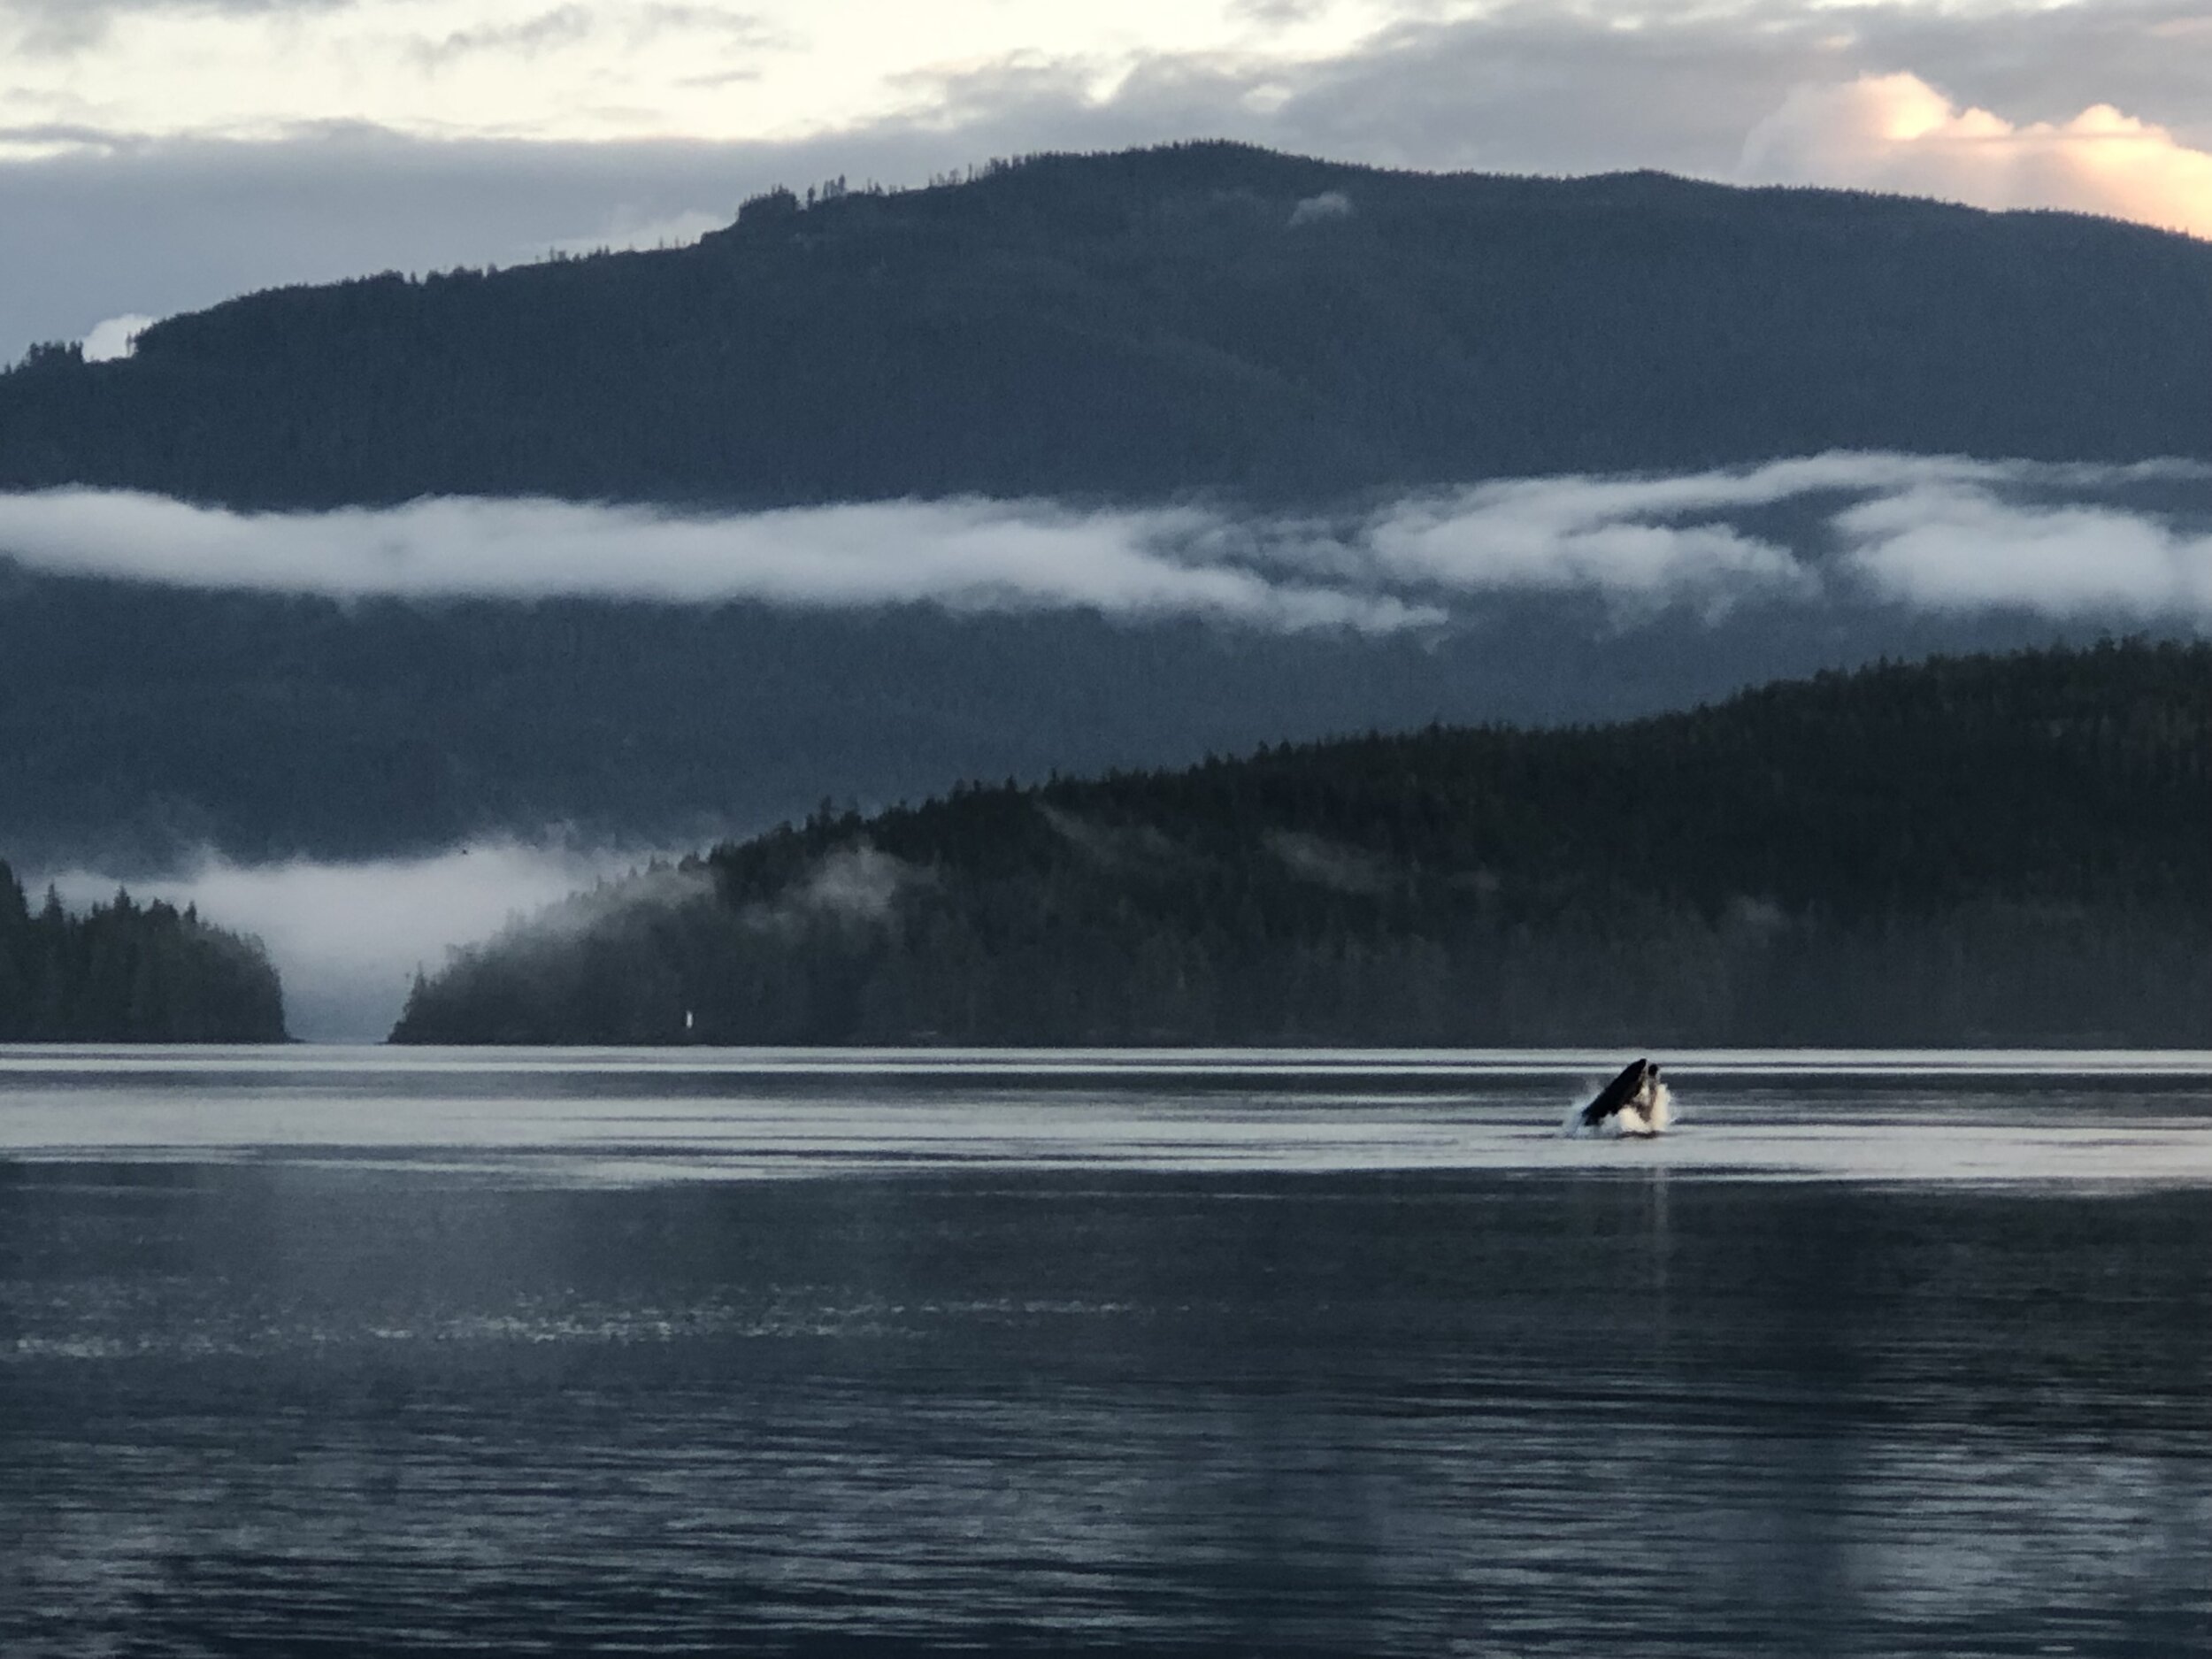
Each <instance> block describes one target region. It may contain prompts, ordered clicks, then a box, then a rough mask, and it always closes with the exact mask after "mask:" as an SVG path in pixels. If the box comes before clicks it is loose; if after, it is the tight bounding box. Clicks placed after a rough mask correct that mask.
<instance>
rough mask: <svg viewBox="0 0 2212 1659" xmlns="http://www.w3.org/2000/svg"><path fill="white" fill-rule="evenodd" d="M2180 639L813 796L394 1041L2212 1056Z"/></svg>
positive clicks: (2209, 734)
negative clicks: (1052, 774)
mask: <svg viewBox="0 0 2212 1659" xmlns="http://www.w3.org/2000/svg"><path fill="white" fill-rule="evenodd" d="M2208 825H2212V646H2207V645H2204V644H2194V645H2180V644H2171V643H2163V644H2153V643H2147V642H2140V641H2128V642H2108V643H2105V644H2102V645H2100V646H2098V647H2095V648H2093V649H2080V650H2074V649H2049V650H2037V651H2027V652H2016V653H2010V654H2005V655H1981V656H1967V657H1945V658H1937V659H1933V660H1931V661H1927V662H1924V663H1921V664H1910V665H1906V664H1887V663H1885V664H1878V665H1875V666H1873V667H1870V668H1866V669H1863V670H1860V671H1857V672H1847V673H1846V672H1829V673H1824V674H1821V675H1818V676H1816V677H1815V678H1813V679H1810V680H1799V681H1792V682H1783V683H1777V684H1773V685H1770V686H1767V687H1762V688H1759V689H1755V690H1753V691H1749V692H1747V693H1744V694H1741V695H1737V696H1734V697H1732V698H1731V699H1729V700H1727V701H1725V702H1723V703H1717V704H1714V705H1710V706H1704V707H1700V708H1698V709H1695V710H1691V711H1688V712H1682V713H1674V714H1668V715H1663V716H1658V717H1654V718H1642V719H1636V720H1631V721H1624V722H1620V723H1616V724H1609V725H1597V726H1578V727H1566V728H1555V729H1549V730H1538V729H1524V728H1516V727H1509V726H1485V727H1457V728H1453V727H1443V726H1435V727H1431V728H1429V729H1426V730H1424V731H1418V732H1415V733H1409V734H1404V735H1379V734H1378V735H1370V736H1365V737H1358V738H1349V739H1344V740H1340V741H1326V742H1317V743H1305V744H1295V745H1287V746H1283V747H1279V748H1273V749H1262V750H1261V751H1259V752H1258V753H1256V754H1253V755H1250V756H1248V757H1243V758H1239V759H1214V760H1210V761H1208V762H1206V763H1205V764H1200V765H1197V766H1194V767H1191V768H1188V769H1185V770H1179V771H1167V772H1119V773H1111V774H1108V775H1105V776H1102V777H1098V778H1095V779H1091V780H1052V781H1050V782H1048V783H1045V784H1043V785H1041V786H1036V787H1018V786H1017V785H1014V784H1012V783H1006V784H972V785H964V786H962V787H958V788H956V789H954V790H953V791H952V792H951V793H950V794H949V795H946V796H944V797H943V798H941V799H936V800H933V801H930V802H928V803H925V804H922V805H919V806H912V807H908V806H902V807H899V808H897V809H895V810H888V811H885V812H881V813H878V814H876V815H873V816H872V817H863V816H862V815H860V814H859V813H857V812H851V811H845V812H840V811H837V810H833V809H832V808H830V807H828V806H825V807H824V808H823V809H822V810H819V811H818V812H817V813H816V814H815V815H814V816H812V817H811V818H808V819H807V820H806V821H805V822H803V823H798V824H791V825H787V826H784V827H782V828H780V829H778V830H777V831H775V832H773V833H769V834H766V835H764V836H761V837H758V838H757V839H754V840H751V841H746V842H743V843H741V844H735V845H726V846H722V847H719V848H717V849H714V850H713V851H711V852H710V853H708V854H705V855H703V856H699V857H695V858H691V859H687V860H686V861H684V862H683V863H682V864H679V865H674V866H669V867H661V868H655V869H652V870H649V871H646V872H641V873H640V874H639V875H638V876H637V877H635V878H634V879H632V880H630V881H629V882H627V883H624V884H618V885H614V886H611V887H603V888H602V889H600V890H599V891H596V892H594V893H591V894H586V895H578V896H577V897H576V898H575V899H573V900H572V901H571V902H568V903H567V904H566V905H565V906H562V907H559V908H558V909H557V910H555V911H554V912H552V913H549V914H548V915H545V916H541V917H540V918H535V919H534V920H532V921H529V922H526V923H523V924H520V925H518V926H516V927H514V928H512V929H511V930H510V931H509V932H508V933H505V934H504V935H503V936H502V937H500V938H498V939H496V940H495V941H490V942H489V943H488V944H487V945H485V946H483V947H481V948H479V949H472V950H468V951H465V952H462V953H458V954H457V956H455V957H454V959H453V960H451V961H450V962H449V964H447V965H446V967H445V968H444V970H443V971H442V972H440V973H438V974H437V975H435V976H434V977H431V978H427V979H420V980H419V981H418V983H417V985H416V987H415V989H414V992H413V995H411V998H410V1001H409V1003H408V1006H407V1008H406V1010H405V1013H404V1015H403V1018H402V1019H401V1021H400V1024H399V1025H398V1027H397V1028H396V1031H395V1033H394V1038H395V1040H396V1041H415V1042H584V1043H631V1042H639V1043H673V1042H681V1041H702V1042H718V1043H862V1042H883V1043H945V1044H957V1043H1013V1044H1026V1043H1040V1044H1064V1043H1129V1042H1133V1043H1159V1044H1206V1043H1257V1044H1273V1043H1354V1044H1364V1043H1387V1044H1453V1045H1458V1044H1466V1045H1485V1044H1521V1043H1558V1044H1571V1045H1594V1044H1601V1043H1602V1044H1632V1045H1635V1046H1638V1047H1654V1048H1655V1047H1661V1046H1665V1045H1678V1044H1693V1043H1694V1044H1747V1045H1750V1044H1828V1043H1834V1044H1898V1045H1928V1046H1945V1045H1954V1044H1969V1045H1978V1044H2019V1045H2032V1046H2067V1045H2073V1044H2143V1045H2207V1044H2212V833H2208V828H2207V826H2208Z"/></svg>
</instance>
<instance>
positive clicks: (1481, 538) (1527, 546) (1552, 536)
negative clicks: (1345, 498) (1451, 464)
mask: <svg viewBox="0 0 2212 1659" xmlns="http://www.w3.org/2000/svg"><path fill="white" fill-rule="evenodd" d="M1792 477H1793V475H1791V474H1775V473H1772V472H1771V471H1770V469H1762V470H1761V472H1757V473H1747V474H1738V473H1703V474H1698V475H1695V476H1694V477H1692V478H1688V479H1678V480H1599V479H1537V480H1514V481H1509V482H1506V483H1501V484H1485V485H1479V486H1477V487H1475V488H1471V489H1465V490H1460V491H1456V492H1453V493H1451V494H1448V495H1436V496H1432V497H1428V498H1425V499H1422V500H1418V501H1415V502H1411V503H1405V504H1403V505H1402V506H1399V507H1397V508H1394V509H1393V510H1391V511H1388V512H1386V513H1385V514H1384V515H1383V516H1382V517H1381V518H1379V520H1378V521H1377V522H1376V523H1375V524H1374V526H1372V528H1371V532H1370V534H1369V545H1370V546H1371V547H1372V549H1374V553H1375V556H1376V558H1377V560H1378V561H1379V564H1380V565H1381V566H1382V568H1383V569H1384V570H1386V571H1387V572H1390V573H1392V574H1393V575H1394V576H1395V577H1397V578H1399V579H1400V580H1404V581H1408V582H1414V583H1426V584H1433V585H1434V586H1436V587H1439V588H1456V589H1460V590H1463V591H1466V592H1471V593H1482V592H1506V591H1516V590H1518V591H1530V590H1535V591H1571V590H1576V589H1583V590H1592V591H1595V592H1598V593H1601V594H1603V595H1607V596H1608V597H1609V598H1610V599H1612V600H1614V601H1615V602H1617V603H1628V604H1635V605H1640V606H1649V605H1652V604H1663V603H1678V602H1681V601H1685V600H1687V601H1690V602H1692V603H1699V604H1701V606H1702V607H1703V608H1704V609H1705V610H1706V611H1708V612H1709V613H1710V614H1717V613H1718V611H1721V610H1724V609H1725V608H1726V607H1727V606H1728V605H1730V604H1731V603H1734V602H1735V601H1736V600H1738V599H1740V598H1743V597H1746V596H1748V595H1752V594H1755V593H1756V594H1764V595H1780V596H1799V597H1803V596H1806V595H1809V594H1810V593H1811V592H1812V591H1813V590H1814V589H1816V588H1817V586H1818V583H1817V580H1816V578H1815V577H1814V576H1813V575H1812V573H1811V572H1809V571H1808V570H1806V569H1805V568H1804V567H1803V566H1801V565H1799V563H1798V562H1797V561H1796V560H1795V559H1794V558H1793V557H1792V556H1791V554H1790V552H1789V550H1788V549H1786V548H1782V547H1779V546H1777V545H1775V544H1773V543H1771V542H1769V541H1762V540H1760V539H1758V538H1757V537H1755V536H1750V535H1747V534H1744V533H1742V532H1741V531H1740V530H1738V529H1737V528H1735V527H1734V526H1732V525H1729V524H1726V523H1710V522H1706V523H1697V522H1693V523H1683V522H1679V521H1678V519H1677V518H1676V517H1675V516H1674V515H1678V514H1681V513H1686V512H1696V511H1717V510H1720V509H1723V508H1728V507H1743V506H1749V505H1755V504H1758V503H1760V502H1761V501H1762V500H1771V499H1776V498H1778V495H1788V494H1794V493H1798V489H1796V488H1792V486H1791V484H1790V483H1789V482H1786V481H1785V480H1789V479H1791V478H1792ZM1799 488H1803V486H1800V487H1799ZM1770 492H1772V493H1770Z"/></svg>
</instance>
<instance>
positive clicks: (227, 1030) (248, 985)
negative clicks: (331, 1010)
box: [0, 862, 285, 1042]
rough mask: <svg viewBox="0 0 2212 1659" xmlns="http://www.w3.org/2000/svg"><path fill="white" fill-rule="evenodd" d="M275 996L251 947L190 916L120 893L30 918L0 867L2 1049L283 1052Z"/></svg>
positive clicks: (279, 995)
mask: <svg viewBox="0 0 2212 1659" xmlns="http://www.w3.org/2000/svg"><path fill="white" fill-rule="evenodd" d="M284 1036H285V1033H284V993H283V989H282V987H281V986H280V984H279V982H278V979H277V974H276V970H275V969H274V968H273V967H272V966H271V965H270V964H269V959H268V956H266V955H265V953H264V951H263V950H262V948H261V945H260V943H259V942H258V941H256V940H253V939H250V938H246V937H243V936H242V935H240V934H237V933H227V932H226V931H224V930H223V929H221V928H219V927H214V926H210V925H209V924H208V923H206V922H204V921H203V920H201V919H200V917H199V914H198V912H197V911H196V910H193V909H186V910H178V909H177V908H176V907H175V906H173V905H171V904H167V903H164V902H159V901H157V902H153V903H151V904H140V903H139V902H137V901H135V900H134V899H133V898H132V897H131V896H130V895H128V894H127V893H119V894H117V895H115V897H114V899H113V900H112V901H111V902H108V903H106V904H96V905H94V906H93V907H92V908H91V909H90V910H87V911H85V912H84V913H83V914H81V915H78V914H73V913H72V912H70V911H69V910H66V909H65V908H64V906H63V904H62V902H61V900H60V899H59V897H58V896H57V895H55V894H53V893H52V892H51V891H49V892H48V894H47V895H46V900H45V902H44V903H43V904H42V905H41V906H40V907H38V908H37V909H35V910H34V909H33V908H32V907H31V905H30V904H29V902H27V899H26V897H25V895H24V892H23V884H22V883H21V882H20V881H19V880H18V879H16V875H15V872H13V871H12V870H11V869H10V868H9V867H8V865H7V864H5V863H4V862H0V1042H281V1041H284Z"/></svg>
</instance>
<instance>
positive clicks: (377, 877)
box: [29, 841, 648, 1042]
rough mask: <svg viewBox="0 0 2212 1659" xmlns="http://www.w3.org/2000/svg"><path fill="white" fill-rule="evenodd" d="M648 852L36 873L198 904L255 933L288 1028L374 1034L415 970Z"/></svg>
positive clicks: (479, 848) (103, 889) (106, 892)
mask: <svg viewBox="0 0 2212 1659" xmlns="http://www.w3.org/2000/svg"><path fill="white" fill-rule="evenodd" d="M647 861H648V855H647V854H645V853H642V852H635V851H616V850H608V849H599V850H587V849H568V848H563V847H560V846H558V845H552V844H549V845H540V846H532V845H529V844H526V843H525V842H521V841H495V842H489V843H480V844H476V845H472V846H469V847H464V848H456V849H451V850H449V851H447V852H442V853H439V854H435V855H434V856H425V857H416V858H395V859H388V860H376V861H373V862H369V863H363V864H316V863H311V862H307V861H297V862H293V863H288V864H263V865H257V866H256V865H242V864H231V863H228V862H227V861H224V860H220V859H209V860H206V861H204V862H203V863H202V864H199V865H198V866H197V867H196V868H193V869H189V870H187V871H185V872H181V873H180V874H177V875H174V876H170V877H165V878H160V879H146V880H132V881H130V882H128V883H127V884H126V883H123V882H120V881H119V880H118V879H116V878H115V877H114V876H112V875H110V874H106V873H104V872H99V871H91V870H71V871H59V872H51V873H50V874H36V873H35V874H34V877H33V879H32V881H31V883H29V885H31V886H32V887H35V888H42V887H43V886H44V885H45V884H46V883H47V882H48V881H51V882H52V883H53V885H54V886H55V887H57V888H58V890H59V891H60V893H61V895H62V897H63V899H64V900H65V902H68V903H70V904H71V905H72V906H73V907H77V906H83V905H88V904H92V903H96V902H105V901H106V900H108V899H111V898H112V897H113V896H114V895H115V892H116V889H117V888H118V887H119V886H126V885H127V887H128V889H129V891H130V893H131V895H132V896H133V897H134V898H136V899H140V900H142V901H143V900H151V899H167V900H169V901H170V902H173V903H175V904H177V905H179V906H180V907H181V906H183V905H186V904H196V905H198V906H199V907H200V911H201V914H202V915H204V917H205V918H207V919H208V920H210V921H211V922H214V923H216V924H217V925H219V926H223V927H227V928H230V929H232V930H234V931H235V932H239V933H251V934H254V935H256V936H257V937H258V938H259V939H260V940H261V941H262V943H263V944H265V945H266V946H267V947H268V950H269V956H270V959H271V960H272V961H273V962H274V963H275V964H276V968H277V972H279V973H280V975H282V976H283V979H284V999H285V1012H286V1018H287V1022H288V1025H289V1027H290V1030H291V1033H292V1035H293V1036H295V1037H298V1038H303V1039H306V1040H308V1041H318V1042H376V1041H382V1039H383V1037H384V1035H385V1033H388V1031H390V1030H391V1028H392V1022H393V1021H394V1020H395V1019H396V1018H398V1017H399V1010H400V1006H401V1004H402V1003H403V1002H404V1001H405V999H406V995H407V987H408V985H409V983H410V981H411V979H412V978H413V976H414V972H415V970H416V969H417V968H418V967H420V968H424V969H427V970H429V971H430V972H436V971H437V970H438V969H439V968H440V967H442V965H443V964H444V963H445V959H446V953H447V951H448V950H449V949H452V948H453V947H455V946H457V945H464V944H469V943H472V942H473V941H478V940H481V939H486V938H488V937H490V936H491V935H492V934H494V933H497V932H498V931H499V930H500V929H501V928H502V927H503V926H505V925H506V924H507V923H509V922H510V921H511V920H515V919H517V918H521V917H525V916H528V915H530V914H532V913H534V912H536V911H539V910H543V909H544V908H545V907H547V906H549V905H551V904H553V903H555V902H557V901H559V900H561V899H564V898H566V897H567V896H568V895H571V894H572V893H575V892H577V891H578V890H580V889H584V888H588V887H592V886H593V885H594V884H595V882H598V881H600V880H602V879H616V878H618V877H620V876H623V875H626V874H627V873H628V872H631V871H633V870H635V869H637V868H639V867H640V866H641V865H643V864H645V863H647Z"/></svg>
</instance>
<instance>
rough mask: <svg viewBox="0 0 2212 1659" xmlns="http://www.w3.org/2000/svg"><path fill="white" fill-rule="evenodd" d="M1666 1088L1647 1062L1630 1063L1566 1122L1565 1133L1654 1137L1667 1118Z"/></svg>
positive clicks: (1668, 1113)
mask: <svg viewBox="0 0 2212 1659" xmlns="http://www.w3.org/2000/svg"><path fill="white" fill-rule="evenodd" d="M1670 1099H1671V1097H1670V1095H1669V1094H1668V1091H1667V1086H1666V1085H1665V1084H1664V1083H1663V1082H1661V1081H1660V1080H1659V1068H1658V1067H1657V1066H1655V1065H1654V1064H1652V1063H1651V1062H1650V1061H1648V1060H1634V1061H1631V1062H1630V1063H1629V1064H1628V1065H1627V1066H1626V1067H1624V1069H1623V1070H1622V1072H1621V1074H1620V1075H1619V1076H1618V1077H1617V1078H1615V1079H1613V1080H1612V1081H1611V1082H1610V1083H1608V1084H1607V1085H1606V1086H1605V1087H1603V1088H1601V1089H1600V1090H1599V1091H1598V1092H1597V1095H1596V1098H1594V1100H1592V1101H1591V1102H1590V1103H1589V1104H1588V1105H1587V1106H1585V1107H1583V1108H1582V1109H1581V1110H1579V1111H1577V1112H1576V1113H1574V1114H1573V1116H1571V1117H1570V1118H1568V1119H1567V1132H1568V1133H1570V1134H1578V1135H1655V1134H1657V1133H1659V1132H1660V1131H1662V1130H1663V1129H1664V1128H1665V1127H1666V1126H1667V1119H1668V1118H1669V1117H1670V1116H1671V1112H1670V1110H1669V1103H1670Z"/></svg>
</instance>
